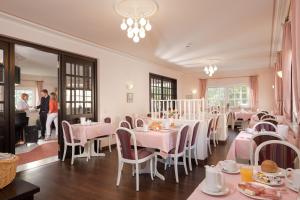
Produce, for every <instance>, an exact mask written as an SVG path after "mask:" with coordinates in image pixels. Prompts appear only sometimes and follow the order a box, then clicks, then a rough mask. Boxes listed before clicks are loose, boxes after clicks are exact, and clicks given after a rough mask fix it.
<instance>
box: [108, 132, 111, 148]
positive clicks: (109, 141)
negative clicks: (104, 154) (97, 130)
mask: <svg viewBox="0 0 300 200" xmlns="http://www.w3.org/2000/svg"><path fill="white" fill-rule="evenodd" d="M111 137H112V136H111V135H109V136H108V148H109V152H111Z"/></svg>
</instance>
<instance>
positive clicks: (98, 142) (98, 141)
mask: <svg viewBox="0 0 300 200" xmlns="http://www.w3.org/2000/svg"><path fill="white" fill-rule="evenodd" d="M99 149H100V139H98V140H97V153H99Z"/></svg>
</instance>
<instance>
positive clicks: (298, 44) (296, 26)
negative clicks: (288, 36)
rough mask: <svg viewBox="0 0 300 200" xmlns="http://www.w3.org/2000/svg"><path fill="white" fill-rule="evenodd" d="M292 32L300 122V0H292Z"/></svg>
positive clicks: (295, 88) (294, 78)
mask: <svg viewBox="0 0 300 200" xmlns="http://www.w3.org/2000/svg"><path fill="white" fill-rule="evenodd" d="M290 19H291V32H292V68H293V71H292V74H293V94H294V100H295V107H296V109H295V110H296V112H297V119H298V123H299V120H300V113H299V110H300V1H299V0H292V1H291V18H290Z"/></svg>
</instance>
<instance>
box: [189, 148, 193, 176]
mask: <svg viewBox="0 0 300 200" xmlns="http://www.w3.org/2000/svg"><path fill="white" fill-rule="evenodd" d="M191 151H192V150H191V148H189V167H190V171H192V170H193V169H192V155H191V154H192V152H191Z"/></svg>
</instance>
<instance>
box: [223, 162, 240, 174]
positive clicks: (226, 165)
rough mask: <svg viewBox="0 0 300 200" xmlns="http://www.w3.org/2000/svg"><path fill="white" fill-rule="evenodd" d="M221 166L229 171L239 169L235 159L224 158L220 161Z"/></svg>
mask: <svg viewBox="0 0 300 200" xmlns="http://www.w3.org/2000/svg"><path fill="white" fill-rule="evenodd" d="M220 165H221V167H222V168H223V169H224V170H226V171H228V172H235V171H237V169H238V166H237V163H236V161H235V160H224V161H220Z"/></svg>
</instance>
